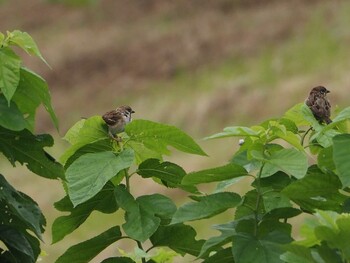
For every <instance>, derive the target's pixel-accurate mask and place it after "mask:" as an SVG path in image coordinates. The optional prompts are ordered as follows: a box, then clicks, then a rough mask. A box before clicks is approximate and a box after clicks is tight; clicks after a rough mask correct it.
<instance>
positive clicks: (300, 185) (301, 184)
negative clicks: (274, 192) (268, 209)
mask: <svg viewBox="0 0 350 263" xmlns="http://www.w3.org/2000/svg"><path fill="white" fill-rule="evenodd" d="M339 189H341V183H340V181H339V179H338V177H337V176H336V175H334V174H332V173H323V172H322V171H321V170H320V169H318V168H317V167H315V166H312V167H310V168H309V171H308V173H307V175H306V176H305V177H304V178H303V179H300V180H298V181H295V182H293V183H291V184H290V185H289V186H287V187H286V188H285V189H284V190H283V191H282V193H283V194H285V195H287V196H288V197H289V198H290V199H291V200H293V201H294V202H295V203H297V204H298V205H300V206H301V207H302V208H304V209H306V210H309V211H314V210H315V209H322V210H333V211H341V209H342V203H343V202H344V201H345V199H346V197H345V196H344V195H342V194H341V193H339Z"/></svg>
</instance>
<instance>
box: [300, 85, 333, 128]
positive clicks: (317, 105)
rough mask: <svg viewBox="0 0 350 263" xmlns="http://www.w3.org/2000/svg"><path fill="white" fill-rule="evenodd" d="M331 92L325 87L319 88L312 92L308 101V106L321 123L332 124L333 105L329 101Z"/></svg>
mask: <svg viewBox="0 0 350 263" xmlns="http://www.w3.org/2000/svg"><path fill="white" fill-rule="evenodd" d="M329 92H330V91H329V90H327V89H326V88H325V87H323V86H317V87H315V88H313V89H312V90H311V91H310V94H309V97H308V98H307V100H306V102H305V103H306V105H307V106H308V107H309V108H310V110H311V111H312V113H313V114H314V116H315V118H316V120H318V121H319V122H321V123H322V122H325V123H327V124H329V123H331V122H332V120H331V119H330V116H331V104H330V103H329V100H328V99H327V93H329Z"/></svg>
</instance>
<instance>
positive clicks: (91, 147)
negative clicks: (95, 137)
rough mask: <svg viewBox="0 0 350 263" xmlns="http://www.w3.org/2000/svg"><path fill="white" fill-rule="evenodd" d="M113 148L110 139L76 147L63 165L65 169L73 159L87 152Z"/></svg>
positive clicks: (104, 150)
mask: <svg viewBox="0 0 350 263" xmlns="http://www.w3.org/2000/svg"><path fill="white" fill-rule="evenodd" d="M113 150H114V148H113V145H112V144H111V141H110V139H104V140H99V141H96V142H93V143H88V144H85V145H84V146H82V147H80V148H79V149H77V150H76V151H75V152H74V154H73V155H72V156H70V157H69V158H68V160H67V161H66V162H65V165H64V167H65V168H66V169H67V168H68V167H69V166H70V165H71V164H72V163H74V162H75V160H77V159H78V158H79V157H81V156H83V155H85V154H87V153H98V152H108V151H113Z"/></svg>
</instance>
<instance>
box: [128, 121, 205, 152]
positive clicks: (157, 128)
mask: <svg viewBox="0 0 350 263" xmlns="http://www.w3.org/2000/svg"><path fill="white" fill-rule="evenodd" d="M125 132H126V133H127V134H128V135H129V136H130V139H131V140H133V141H137V142H142V143H143V144H144V145H145V146H146V147H147V148H149V149H151V150H155V151H157V152H160V153H163V154H168V153H169V150H168V149H167V146H168V145H169V146H173V147H174V148H176V149H177V150H180V151H183V152H186V153H192V154H198V155H206V153H205V152H204V151H203V150H202V149H201V148H200V146H199V145H198V144H197V143H196V142H195V141H194V140H193V139H192V138H191V137H190V136H189V135H187V134H186V133H184V132H183V131H182V130H180V129H178V128H176V127H174V126H170V125H166V124H161V123H156V122H152V121H147V120H134V121H132V122H131V123H129V124H128V125H127V126H126V127H125Z"/></svg>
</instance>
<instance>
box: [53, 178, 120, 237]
mask: <svg viewBox="0 0 350 263" xmlns="http://www.w3.org/2000/svg"><path fill="white" fill-rule="evenodd" d="M55 207H56V209H58V210H60V211H64V212H70V214H69V215H66V216H61V217H58V218H56V220H55V221H54V222H53V224H52V243H56V242H58V241H60V240H61V239H63V238H64V237H65V236H66V235H68V234H70V233H72V232H73V231H74V230H75V229H77V228H78V227H79V226H80V225H81V224H82V223H84V222H85V220H86V219H87V218H88V217H89V216H90V214H91V213H92V212H93V211H94V210H96V211H100V212H102V213H113V212H115V211H116V210H117V209H118V207H117V204H116V201H115V197H114V186H113V184H112V183H107V184H106V185H105V186H104V187H103V188H102V190H101V191H100V192H99V193H98V194H97V195H95V196H94V197H93V198H91V199H90V200H88V201H86V202H85V203H83V204H80V205H78V206H76V207H75V208H74V207H73V204H72V203H71V201H70V199H69V197H68V196H66V197H64V198H63V199H62V200H60V201H58V202H57V203H55Z"/></svg>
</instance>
